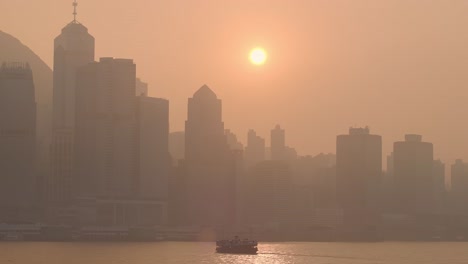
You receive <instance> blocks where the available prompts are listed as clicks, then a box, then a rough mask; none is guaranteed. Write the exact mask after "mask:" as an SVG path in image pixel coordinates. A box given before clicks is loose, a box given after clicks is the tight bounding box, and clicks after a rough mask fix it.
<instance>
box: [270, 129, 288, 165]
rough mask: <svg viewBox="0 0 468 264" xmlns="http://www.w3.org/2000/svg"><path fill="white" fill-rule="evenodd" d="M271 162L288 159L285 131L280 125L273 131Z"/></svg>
mask: <svg viewBox="0 0 468 264" xmlns="http://www.w3.org/2000/svg"><path fill="white" fill-rule="evenodd" d="M270 147H271V160H284V159H285V158H286V136H285V131H284V129H282V128H281V127H280V126H279V125H276V127H275V128H274V129H272V130H271V143H270Z"/></svg>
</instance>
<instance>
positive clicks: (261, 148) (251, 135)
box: [244, 129, 265, 168]
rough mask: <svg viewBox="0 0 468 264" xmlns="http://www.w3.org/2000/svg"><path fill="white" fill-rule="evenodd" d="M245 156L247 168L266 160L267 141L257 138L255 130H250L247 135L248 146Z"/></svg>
mask: <svg viewBox="0 0 468 264" xmlns="http://www.w3.org/2000/svg"><path fill="white" fill-rule="evenodd" d="M244 156H245V163H246V166H247V168H250V167H252V166H254V165H255V164H257V163H259V162H261V161H264V160H265V139H263V138H262V137H260V136H257V133H256V132H255V130H253V129H250V130H249V132H248V134H247V146H246V147H245V155H244Z"/></svg>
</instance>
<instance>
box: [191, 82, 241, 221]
mask: <svg viewBox="0 0 468 264" xmlns="http://www.w3.org/2000/svg"><path fill="white" fill-rule="evenodd" d="M185 162H186V166H187V167H186V168H187V177H186V186H187V200H188V205H187V206H188V207H187V209H188V220H189V223H190V224H195V225H209V226H215V225H222V224H226V223H232V222H233V221H235V210H236V209H235V193H236V179H235V168H234V167H233V156H232V153H231V151H230V150H229V146H228V144H227V140H226V137H225V135H224V123H223V121H222V103H221V100H220V99H218V98H217V96H216V94H215V93H214V92H213V91H212V90H211V89H210V88H208V86H206V85H204V86H203V87H201V88H200V89H199V90H198V91H197V92H195V94H194V95H193V97H192V98H189V100H188V118H187V121H186V123H185Z"/></svg>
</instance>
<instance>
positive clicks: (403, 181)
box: [393, 135, 434, 213]
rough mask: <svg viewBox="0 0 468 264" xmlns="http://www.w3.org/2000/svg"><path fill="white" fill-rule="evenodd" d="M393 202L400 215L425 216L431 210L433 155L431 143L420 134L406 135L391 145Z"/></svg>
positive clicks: (432, 207)
mask: <svg viewBox="0 0 468 264" xmlns="http://www.w3.org/2000/svg"><path fill="white" fill-rule="evenodd" d="M393 155H394V179H395V194H394V197H395V200H396V201H397V207H398V208H397V209H398V210H399V211H400V212H403V213H428V212H432V210H433V209H434V181H433V167H434V156H433V146H432V143H428V142H423V141H422V136H420V135H406V136H405V141H400V142H395V143H394V144H393Z"/></svg>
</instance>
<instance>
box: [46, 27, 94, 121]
mask: <svg viewBox="0 0 468 264" xmlns="http://www.w3.org/2000/svg"><path fill="white" fill-rule="evenodd" d="M93 61H94V37H93V36H91V35H90V34H89V33H88V29H87V28H86V27H85V26H83V25H82V24H81V23H79V22H78V21H77V20H76V19H74V20H73V21H72V22H70V23H69V24H68V25H66V26H65V27H64V28H63V29H62V33H61V34H60V35H59V36H57V37H56V38H55V40H54V87H53V126H54V128H55V129H73V128H74V124H75V101H76V99H75V92H76V72H77V70H78V68H80V67H81V66H84V65H86V64H88V63H90V62H93Z"/></svg>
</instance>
